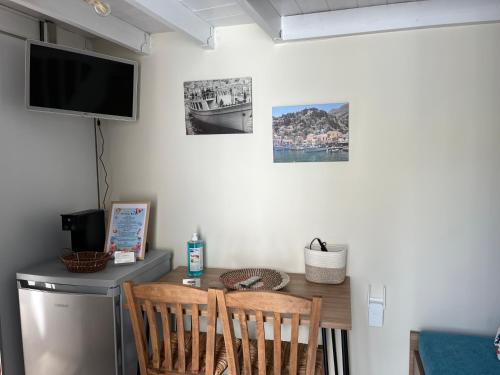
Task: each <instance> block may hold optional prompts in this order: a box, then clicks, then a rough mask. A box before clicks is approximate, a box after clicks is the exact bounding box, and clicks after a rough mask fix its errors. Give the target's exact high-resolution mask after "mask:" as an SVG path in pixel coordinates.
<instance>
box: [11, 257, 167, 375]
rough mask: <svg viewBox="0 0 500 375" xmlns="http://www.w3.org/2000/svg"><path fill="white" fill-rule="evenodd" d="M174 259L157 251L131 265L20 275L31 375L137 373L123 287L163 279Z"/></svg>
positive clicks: (57, 264)
mask: <svg viewBox="0 0 500 375" xmlns="http://www.w3.org/2000/svg"><path fill="white" fill-rule="evenodd" d="M171 258H172V255H171V253H170V252H167V251H159V250H153V251H149V252H148V253H147V254H146V257H145V259H144V260H143V261H137V262H136V263H134V264H131V265H114V264H113V263H112V261H109V262H108V266H107V267H106V269H105V270H103V271H100V272H96V273H89V274H82V273H80V274H79V273H70V272H68V271H67V270H66V268H65V266H64V264H63V263H62V262H61V261H60V260H53V261H50V262H46V263H42V264H39V265H37V266H33V267H30V268H27V269H25V270H22V271H21V272H18V273H17V285H18V292H19V308H20V315H21V330H22V339H23V353H24V366H25V374H26V375H87V374H88V375H136V374H137V356H136V351H135V343H134V337H133V333H132V327H131V324H130V318H129V314H128V312H127V311H126V310H125V309H124V295H123V292H122V283H123V282H124V281H126V280H133V281H135V282H147V281H155V280H158V278H160V277H161V276H162V275H164V274H165V273H167V272H169V271H170V269H171Z"/></svg>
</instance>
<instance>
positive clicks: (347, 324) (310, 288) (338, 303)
mask: <svg viewBox="0 0 500 375" xmlns="http://www.w3.org/2000/svg"><path fill="white" fill-rule="evenodd" d="M226 271H229V270H228V269H225V268H205V270H204V272H203V276H202V277H201V278H200V279H201V288H203V289H208V288H218V289H223V288H224V286H223V285H222V283H221V282H220V280H219V276H220V275H221V274H222V273H224V272H226ZM186 275H187V267H177V268H176V269H175V270H173V271H172V272H170V273H168V274H166V275H164V276H162V277H161V278H160V280H159V281H162V282H169V283H178V284H182V279H185V278H187V276H186ZM288 275H289V276H290V283H289V284H288V285H287V286H286V287H285V288H284V289H282V290H281V291H282V292H285V293H290V294H294V295H296V296H300V297H306V298H311V297H313V296H321V297H322V298H323V305H322V312H321V328H322V329H321V333H322V339H323V346H324V358H323V360H324V361H325V366H324V367H325V374H328V348H327V341H326V336H327V331H328V330H330V331H331V335H332V343H333V348H332V350H333V361H334V369H335V374H336V375H337V374H338V366H337V355H336V353H337V349H336V336H335V330H336V329H340V330H341V342H342V365H343V366H342V368H343V373H344V375H349V352H348V341H347V334H348V331H350V330H351V328H352V320H351V283H350V281H351V280H350V279H349V277H346V279H345V281H344V282H343V283H342V284H339V285H328V284H315V283H310V282H308V281H307V280H306V279H305V277H304V274H301V273H289V274H288Z"/></svg>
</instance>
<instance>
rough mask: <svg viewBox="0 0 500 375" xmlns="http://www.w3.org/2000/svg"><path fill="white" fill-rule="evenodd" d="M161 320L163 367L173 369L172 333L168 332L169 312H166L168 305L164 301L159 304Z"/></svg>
mask: <svg viewBox="0 0 500 375" xmlns="http://www.w3.org/2000/svg"><path fill="white" fill-rule="evenodd" d="M160 314H161V321H162V326H163V345H164V348H163V350H164V352H165V354H164V355H165V362H164V365H163V366H164V367H165V368H166V369H167V370H172V369H173V363H172V334H171V332H170V314H169V313H168V307H167V305H166V304H165V303H162V304H161V305H160Z"/></svg>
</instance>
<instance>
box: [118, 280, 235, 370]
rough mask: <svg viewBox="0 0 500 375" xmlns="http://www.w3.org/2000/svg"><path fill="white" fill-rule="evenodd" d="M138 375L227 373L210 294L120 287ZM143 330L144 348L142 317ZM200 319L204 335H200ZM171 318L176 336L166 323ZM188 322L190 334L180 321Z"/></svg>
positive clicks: (174, 288) (213, 298) (141, 286)
mask: <svg viewBox="0 0 500 375" xmlns="http://www.w3.org/2000/svg"><path fill="white" fill-rule="evenodd" d="M123 287H124V290H125V295H126V297H127V303H128V307H129V312H130V318H131V321H132V328H133V332H134V338H135V344H136V349H137V357H138V359H139V368H140V371H141V375H167V374H168V375H170V374H185V373H188V374H203V373H204V374H206V375H213V374H217V375H219V374H222V373H223V372H224V370H225V369H226V368H227V359H226V354H225V352H226V351H225V346H224V340H223V337H222V336H221V335H216V319H217V301H216V292H215V290H209V291H206V290H201V289H198V288H193V287H190V286H183V285H174V284H167V283H144V284H137V285H134V284H133V283H131V282H125V283H124V285H123ZM143 313H145V315H146V321H147V324H148V326H149V338H150V344H149V343H148V339H147V335H146V329H145V324H144V315H143ZM200 315H206V316H207V332H206V333H204V332H200ZM174 316H175V322H176V326H177V327H176V328H177V329H176V330H174V329H173V327H172V326H173V325H172V317H174ZM185 316H191V331H187V332H185V324H184V322H185V321H184V318H185Z"/></svg>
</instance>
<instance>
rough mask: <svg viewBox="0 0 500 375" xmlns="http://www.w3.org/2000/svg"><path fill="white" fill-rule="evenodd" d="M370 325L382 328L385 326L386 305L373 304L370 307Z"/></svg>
mask: <svg viewBox="0 0 500 375" xmlns="http://www.w3.org/2000/svg"><path fill="white" fill-rule="evenodd" d="M368 325H369V326H370V327H382V326H383V325H384V305H383V304H382V303H377V302H371V303H370V304H369V306H368Z"/></svg>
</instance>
